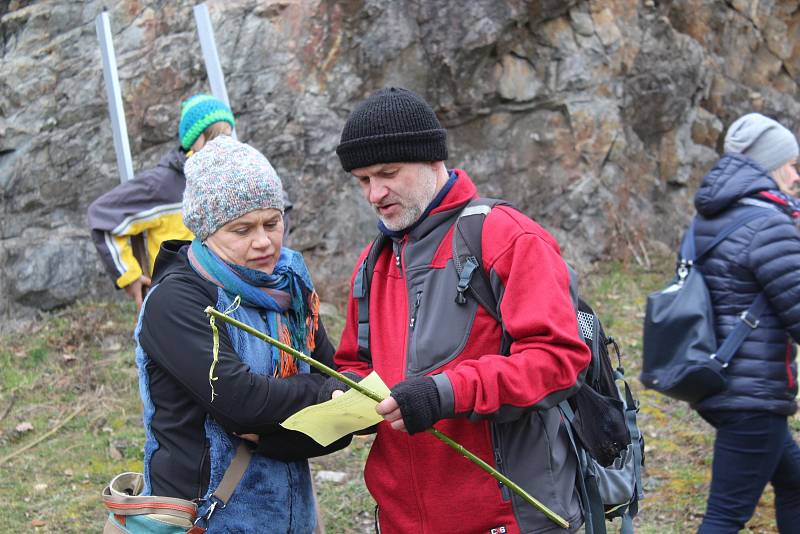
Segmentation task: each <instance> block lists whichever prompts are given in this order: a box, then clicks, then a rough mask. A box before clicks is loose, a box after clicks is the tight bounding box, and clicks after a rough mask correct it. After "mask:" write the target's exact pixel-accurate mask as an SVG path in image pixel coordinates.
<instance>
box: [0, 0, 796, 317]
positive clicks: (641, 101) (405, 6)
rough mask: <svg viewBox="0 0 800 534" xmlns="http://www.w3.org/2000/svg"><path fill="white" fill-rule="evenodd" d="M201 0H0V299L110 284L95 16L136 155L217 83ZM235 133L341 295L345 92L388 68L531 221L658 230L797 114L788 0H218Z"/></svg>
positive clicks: (568, 233)
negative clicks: (103, 14) (112, 57)
mask: <svg viewBox="0 0 800 534" xmlns="http://www.w3.org/2000/svg"><path fill="white" fill-rule="evenodd" d="M192 5H193V2H188V1H180V2H162V1H156V0H139V1H136V0H127V1H118V2H108V1H106V2H100V1H88V2H82V3H76V2H67V1H49V2H25V1H14V0H12V1H11V2H10V4H8V3H6V4H5V6H4V4H2V3H0V17H2V18H0V38H1V39H2V40H1V41H0V44H1V45H2V59H0V192H1V194H2V207H1V208H0V209H1V210H2V227H0V266H2V271H1V272H0V315H2V316H5V317H10V316H14V317H17V316H24V315H26V314H30V313H32V312H33V310H36V309H45V310H46V309H52V308H55V307H58V306H61V305H64V304H67V303H70V302H72V301H74V300H75V299H77V298H80V297H82V296H85V295H98V294H109V293H111V292H112V289H111V287H112V284H111V282H110V281H109V280H108V278H107V277H106V275H105V274H104V273H103V272H102V267H101V265H100V263H99V261H98V260H97V259H96V254H95V252H94V249H93V246H92V244H91V241H90V239H89V234H88V231H87V229H86V226H85V212H86V208H87V206H88V204H89V203H90V202H91V201H92V200H94V199H95V198H96V197H97V196H99V195H100V194H101V193H103V192H105V191H106V190H108V189H110V188H111V187H113V186H114V185H115V184H116V183H118V180H119V179H118V174H117V170H116V163H115V156H114V149H113V143H112V137H111V128H110V122H109V119H108V113H107V108H106V101H105V92H104V88H103V82H102V68H101V60H100V54H99V50H98V46H97V40H96V35H95V25H94V19H95V17H96V16H97V14H98V13H99V12H100V11H101V10H102V9H103V7H104V6H105V7H107V8H108V9H109V15H110V18H111V24H112V29H113V31H114V45H115V47H116V51H117V59H118V65H119V74H120V79H121V85H122V92H123V100H124V105H125V111H126V116H127V122H128V130H129V138H130V143H131V150H132V152H133V159H134V168H135V169H141V168H144V167H147V166H150V165H153V164H154V163H155V162H156V161H157V159H158V157H159V156H160V155H161V154H162V153H163V152H164V151H165V150H166V149H167V148H169V147H170V146H172V145H173V144H174V143H176V137H177V134H176V131H177V122H178V115H179V106H178V104H179V102H180V101H181V100H182V99H183V98H185V97H186V96H188V95H190V94H192V93H195V92H198V91H208V87H207V85H206V81H205V69H204V66H203V60H202V55H201V52H200V48H199V44H198V40H197V36H196V30H195V26H194V18H193V15H192V9H191V8H192ZM209 10H210V12H211V18H212V22H213V25H214V28H215V33H216V39H217V47H218V49H219V53H220V56H221V57H220V59H221V63H222V65H223V70H224V71H225V76H226V81H227V87H228V92H229V96H230V100H231V104H232V107H233V110H234V113H235V114H236V116H237V120H238V128H237V131H238V134H239V138H240V139H242V140H244V141H247V142H249V143H251V144H253V145H254V146H256V147H257V148H259V149H260V150H262V151H263V152H264V153H265V154H266V155H267V156H268V157H269V159H270V160H271V161H272V163H273V165H274V166H275V168H276V169H277V170H278V172H279V174H280V175H281V176H282V177H283V180H284V183H285V185H286V187H287V189H288V191H289V193H290V195H291V197H292V199H293V200H294V202H295V206H296V212H295V217H294V222H295V225H294V231H293V233H292V235H291V243H292V246H293V247H295V248H297V249H300V250H302V251H303V252H304V253H305V255H306V258H307V259H308V261H309V263H310V265H311V269H312V272H313V273H314V274H315V278H316V281H317V285H318V286H319V287H320V291H321V294H322V296H323V298H324V299H327V300H332V301H339V300H340V299H342V298H343V297H344V295H345V294H346V290H347V285H348V280H349V275H350V272H351V269H352V266H353V263H354V261H355V259H356V256H357V255H358V252H359V250H360V249H361V248H362V246H364V245H365V244H366V243H367V242H368V240H369V239H370V237H371V236H372V235H373V234H374V233H375V221H374V218H373V215H372V213H371V210H370V209H369V207H368V206H367V205H366V203H365V202H364V201H363V200H361V199H360V198H359V195H358V191H357V189H356V184H355V181H354V180H353V179H352V178H349V177H348V176H347V175H346V174H345V173H344V172H343V171H342V170H341V168H340V167H339V164H338V160H337V158H336V155H335V152H334V149H335V147H336V144H337V142H338V138H339V133H340V130H341V127H342V125H343V123H344V121H345V119H346V117H347V115H348V113H349V111H350V110H351V109H352V107H353V106H354V105H355V104H356V103H357V102H358V101H360V100H361V99H362V98H363V97H365V96H366V95H367V94H369V93H370V92H372V91H374V90H376V89H378V88H380V87H382V86H386V85H401V86H405V87H407V88H410V89H413V90H415V91H417V92H418V93H420V94H422V95H423V96H424V97H425V98H427V99H428V100H429V101H430V102H431V103H432V105H433V107H434V108H435V110H436V111H437V113H438V114H439V116H440V118H441V120H442V122H443V124H444V125H445V126H446V127H447V128H448V129H449V145H450V154H451V158H450V161H449V162H448V164H449V165H451V166H457V167H462V168H464V169H466V170H467V171H468V172H469V173H470V175H471V176H472V177H473V178H474V179H475V181H476V182H477V183H478V185H479V188H480V189H481V191H482V193H483V194H484V195H485V196H500V197H504V198H507V199H509V200H511V201H513V202H514V203H515V204H516V205H517V206H518V207H519V208H521V209H522V210H523V211H525V212H526V213H528V214H529V215H531V216H532V217H534V218H536V219H537V220H539V221H540V222H541V223H542V224H544V225H545V226H546V227H547V228H548V229H549V230H551V231H552V232H553V233H554V234H555V235H556V237H557V238H558V239H559V241H560V242H561V244H562V246H563V248H564V249H565V254H566V255H567V257H568V258H570V259H571V260H573V261H576V262H579V263H581V262H588V261H591V260H594V259H596V258H599V257H601V256H602V255H604V254H615V255H619V254H625V255H628V256H633V257H636V258H638V259H639V260H640V261H647V259H646V258H647V256H648V254H650V253H652V252H653V251H654V250H656V249H658V248H659V247H660V248H664V247H666V246H672V245H673V244H674V243H675V241H676V238H677V236H678V234H679V233H680V231H681V229H682V226H683V224H684V223H685V222H686V220H687V218H688V217H689V215H690V214H691V213H692V208H691V196H692V194H693V192H694V189H695V187H696V185H697V183H698V180H699V179H700V178H701V177H702V175H703V173H704V171H705V170H707V169H708V167H709V166H710V165H711V164H712V163H713V161H714V160H715V158H716V157H717V151H718V149H719V147H720V145H721V140H722V134H723V132H724V128H725V126H726V125H727V124H729V123H730V122H731V121H732V120H733V119H734V118H736V116H738V115H740V114H742V113H745V112H749V111H760V112H763V113H766V114H769V115H772V116H774V117H775V118H777V119H778V120H779V121H781V122H782V123H783V124H785V125H787V126H788V127H790V128H795V127H796V126H797V123H798V119H797V118H798V117H800V113H799V112H800V105H798V101H797V98H798V86H797V83H798V80H800V48H799V47H800V39H798V25H800V12H799V11H798V2H797V1H781V2H759V1H745V0H730V1H726V2H719V1H714V0H705V1H701V0H677V1H673V2H665V1H654V0H644V1H635V0H593V1H577V0H570V1H562V0H529V1H521V0H505V1H502V0H470V1H469V2H461V1H457V0H430V1H428V0H426V1H419V0H396V1H391V2H390V1H381V0H345V1H339V2H337V1H333V0H269V1H258V2H256V1H249V0H238V1H225V2H223V1H216V2H209Z"/></svg>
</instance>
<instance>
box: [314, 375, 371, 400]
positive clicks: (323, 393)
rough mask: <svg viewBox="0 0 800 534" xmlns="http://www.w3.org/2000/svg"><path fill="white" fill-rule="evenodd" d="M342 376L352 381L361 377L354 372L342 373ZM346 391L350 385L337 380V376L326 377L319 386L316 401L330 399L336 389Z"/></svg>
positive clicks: (356, 380)
mask: <svg viewBox="0 0 800 534" xmlns="http://www.w3.org/2000/svg"><path fill="white" fill-rule="evenodd" d="M342 374H343V375H344V376H346V377H347V378H349V379H350V380H353V381H354V382H358V381H359V380H361V377H360V376H358V375H357V374H355V373H342ZM337 389H338V390H341V391H347V390H348V389H350V386H348V385H347V384H345V383H344V382H342V381H341V380H339V379H338V378H334V377H332V376H331V377H328V379H327V380H326V381H325V382H323V383H322V385H321V386H320V387H319V392H318V393H317V403H320V402H326V401H329V400H331V395H333V392H334V391H336V390H337Z"/></svg>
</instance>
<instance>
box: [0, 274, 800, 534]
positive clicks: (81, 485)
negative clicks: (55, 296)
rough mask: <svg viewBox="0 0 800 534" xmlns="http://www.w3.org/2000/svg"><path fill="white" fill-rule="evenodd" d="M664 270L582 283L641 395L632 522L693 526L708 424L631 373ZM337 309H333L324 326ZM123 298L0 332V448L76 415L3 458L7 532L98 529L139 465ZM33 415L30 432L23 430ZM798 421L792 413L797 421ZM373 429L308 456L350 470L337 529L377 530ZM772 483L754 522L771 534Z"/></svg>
mask: <svg viewBox="0 0 800 534" xmlns="http://www.w3.org/2000/svg"><path fill="white" fill-rule="evenodd" d="M653 264H654V265H666V266H667V267H666V268H665V269H664V270H661V271H647V270H643V269H641V268H639V267H634V266H625V265H622V264H610V263H607V264H604V265H602V266H601V267H600V268H598V270H597V271H596V272H594V273H591V274H590V275H584V276H583V283H582V285H583V287H582V292H583V294H584V296H585V297H586V299H587V300H588V301H589V302H590V303H591V304H592V305H593V307H594V308H595V310H596V311H597V313H598V314H599V315H600V317H601V319H602V321H603V323H604V325H605V327H606V330H607V331H608V333H609V334H611V335H613V336H614V337H615V338H616V339H617V340H618V341H619V343H620V346H621V347H622V348H623V351H624V360H623V364H624V365H625V367H626V371H627V375H628V378H629V380H630V382H631V385H632V387H633V388H634V390H635V391H636V393H637V394H638V396H639V399H640V401H641V404H642V409H641V412H640V424H641V427H642V428H643V431H644V434H645V437H646V440H647V446H646V457H647V464H646V471H645V478H644V483H645V488H646V490H647V499H646V500H645V501H644V502H643V503H642V509H641V512H640V515H639V517H638V518H637V520H636V529H637V531H638V532H642V533H659V534H661V533H670V532H675V533H678V532H681V533H683V532H691V531H693V530H695V529H696V528H697V525H698V524H699V522H700V519H701V517H702V514H703V511H704V508H705V498H706V493H707V491H708V481H709V475H710V458H711V455H710V452H711V443H712V439H713V432H712V429H711V428H710V427H709V426H708V425H707V424H705V423H704V422H703V421H702V420H701V419H700V418H699V417H698V416H697V415H696V414H695V413H693V412H692V411H691V410H689V409H688V408H687V407H686V406H685V405H684V404H681V403H677V402H673V401H671V400H669V399H667V398H665V397H662V396H660V395H657V394H654V393H653V392H651V391H643V390H641V387H640V384H639V382H638V380H637V379H636V376H637V375H638V371H639V355H640V353H641V320H642V313H643V310H644V302H645V298H646V295H647V294H648V293H649V292H650V291H652V290H654V289H656V288H658V287H660V286H661V285H662V284H663V283H664V282H666V280H667V278H668V277H669V269H668V265H669V260H667V261H654V262H653ZM341 324H342V319H341V317H326V325H327V327H328V330H329V332H331V333H332V334H334V335H335V334H336V333H338V332H339V331H340V330H341ZM133 326H134V310H133V309H132V307H131V306H130V305H129V304H128V303H118V302H94V303H93V302H86V303H82V304H79V305H77V306H74V307H71V308H69V309H66V310H63V311H61V312H59V313H56V314H51V315H48V316H45V317H43V318H42V319H41V320H40V321H38V322H37V323H36V324H35V325H33V326H32V328H31V330H30V331H27V332H23V333H20V334H18V335H14V336H5V337H3V338H0V347H1V348H0V417H2V420H0V458H4V457H6V456H8V455H10V454H16V453H17V452H18V451H19V450H20V449H22V448H23V447H25V446H27V445H29V444H31V443H33V442H34V441H35V440H36V439H41V438H42V436H43V435H44V434H45V433H46V432H48V431H49V430H51V429H53V428H55V427H57V426H58V425H59V424H60V422H61V421H63V420H64V419H65V418H66V417H67V416H68V415H69V414H70V413H72V412H73V411H74V410H76V409H77V408H80V411H79V413H78V415H77V416H76V417H75V418H74V419H72V420H71V421H69V422H68V423H67V424H66V425H64V426H63V427H61V428H59V429H58V430H57V431H56V432H55V433H54V434H53V435H51V436H49V437H47V439H44V440H43V441H41V442H40V443H38V444H37V445H35V446H34V447H32V448H30V449H28V450H26V451H24V452H22V453H20V454H17V455H16V456H14V457H13V458H12V459H11V460H9V461H7V462H6V463H5V464H3V465H2V466H0V469H2V475H3V476H2V477H0V501H2V502H3V503H4V505H5V506H4V510H3V512H2V513H0V532H28V531H35V532H74V533H83V532H87V531H99V530H100V528H101V525H102V521H103V519H104V513H103V512H102V509H101V505H100V499H99V494H100V491H101V490H102V488H103V486H104V485H105V484H106V483H107V482H108V480H109V479H110V478H111V476H113V475H114V474H115V473H118V472H120V471H123V470H140V469H141V462H142V451H141V447H142V443H143V433H142V429H141V420H140V414H141V411H140V406H139V399H138V391H137V383H136V371H135V365H134V358H133V350H132V340H131V333H132V331H133ZM24 422H28V423H31V424H32V425H33V430H31V431H28V432H22V433H20V432H18V431H16V430H15V427H17V426H18V425H19V424H21V423H24ZM792 425H793V427H795V428H796V427H797V426H798V423H797V420H796V419H795V420H793V421H792ZM369 444H370V438H356V439H355V440H354V444H353V446H351V447H349V448H348V449H347V450H344V451H340V452H338V453H336V454H334V455H331V456H328V457H326V458H322V459H318V460H315V461H313V462H312V469H313V470H314V471H315V472H318V471H321V470H327V471H338V472H341V473H344V475H345V480H344V481H343V482H340V483H333V482H318V483H317V491H318V494H319V499H320V502H321V505H322V509H323V510H324V519H325V522H326V526H327V530H328V532H329V533H330V534H337V533H361V532H372V531H373V511H374V502H373V501H372V499H371V498H370V496H369V494H368V493H367V492H366V490H365V488H364V484H363V482H362V479H361V469H362V467H363V464H364V461H365V460H366V455H367V453H368V450H369ZM776 530H777V529H776V527H775V520H774V513H773V510H772V494H771V492H767V493H766V494H765V496H764V497H763V499H762V502H761V504H760V505H759V507H758V510H757V511H756V515H755V516H754V518H753V519H752V521H751V522H750V525H749V531H748V532H753V533H755V532H758V533H762V532H764V533H766V532H776Z"/></svg>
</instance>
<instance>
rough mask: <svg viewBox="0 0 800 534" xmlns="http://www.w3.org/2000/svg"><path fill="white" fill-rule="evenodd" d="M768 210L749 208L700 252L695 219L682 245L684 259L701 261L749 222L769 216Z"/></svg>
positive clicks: (757, 207) (764, 208) (755, 207)
mask: <svg viewBox="0 0 800 534" xmlns="http://www.w3.org/2000/svg"><path fill="white" fill-rule="evenodd" d="M768 209H769V208H766V207H760V206H754V207H752V208H748V209H747V210H746V211H745V212H744V214H743V215H742V216H741V217H740V218H738V219H736V220H734V221H733V222H732V223H731V224H729V225H728V226H726V227H725V228H723V229H722V230H721V231H720V232H719V233H718V234H717V235H716V236H715V237H714V239H713V240H712V241H711V243H709V244H708V245H706V246H705V247H704V248H702V249H700V250H699V251H698V250H697V248H696V243H695V236H694V226H695V222H696V221H697V218H696V217H695V218H694V219H693V220H692V223H691V224H690V225H689V229H688V230H687V231H686V237H685V238H684V240H683V243H682V244H681V257H682V258H683V259H686V260H690V261H697V260H699V259H700V258H702V257H703V256H705V255H706V254H708V253H709V252H711V250H713V249H714V247H716V246H717V245H719V244H720V243H722V242H723V241H724V240H725V239H726V238H727V237H728V236H729V235H731V234H732V233H733V232H735V231H736V230H738V229H739V228H741V227H742V226H744V225H746V224H747V223H749V222H752V221H754V220H755V219H758V218H760V217H763V216H764V215H767V214H768V213H767V210H768Z"/></svg>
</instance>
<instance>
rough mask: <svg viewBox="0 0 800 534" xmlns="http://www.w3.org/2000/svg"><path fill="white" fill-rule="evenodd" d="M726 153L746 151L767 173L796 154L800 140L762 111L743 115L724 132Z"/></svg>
mask: <svg viewBox="0 0 800 534" xmlns="http://www.w3.org/2000/svg"><path fill="white" fill-rule="evenodd" d="M725 152H733V153H736V154H744V155H745V156H747V157H749V158H750V159H752V160H753V161H755V162H756V163H758V164H759V165H761V166H762V167H764V168H765V169H766V170H767V172H772V171H774V170H775V169H777V168H779V167H782V166H783V165H785V164H786V163H788V162H789V161H791V160H792V159H793V158H796V157H797V154H798V147H797V139H796V138H795V136H794V134H792V132H790V131H789V130H787V129H786V128H784V127H783V126H781V125H780V124H779V123H777V122H776V121H774V120H772V119H770V118H769V117H765V116H764V115H761V114H760V113H748V114H747V115H745V116H743V117H740V118H739V119H737V120H736V122H734V123H733V124H731V126H730V128H728V133H727V134H725Z"/></svg>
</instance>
